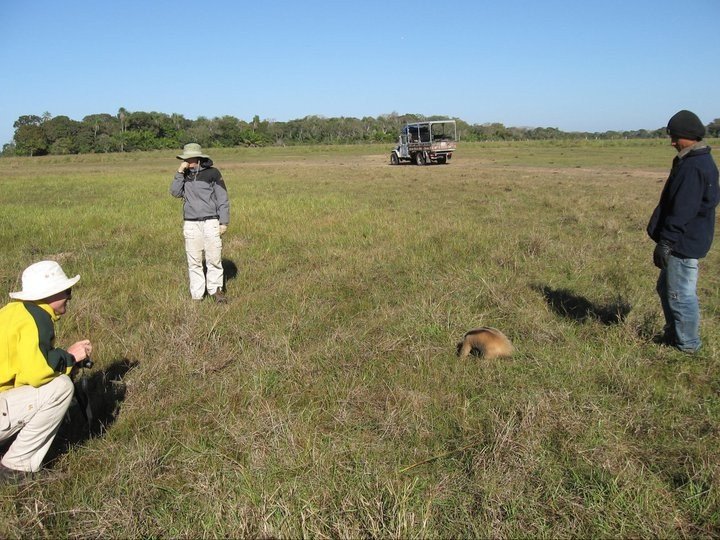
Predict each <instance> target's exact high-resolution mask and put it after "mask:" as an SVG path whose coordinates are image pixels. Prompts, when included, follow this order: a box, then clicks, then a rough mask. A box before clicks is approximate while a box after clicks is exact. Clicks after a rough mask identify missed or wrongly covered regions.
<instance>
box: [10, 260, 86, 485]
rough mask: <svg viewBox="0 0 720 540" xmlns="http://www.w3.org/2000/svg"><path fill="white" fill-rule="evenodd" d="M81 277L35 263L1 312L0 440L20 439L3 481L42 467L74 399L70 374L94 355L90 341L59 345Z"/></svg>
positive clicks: (45, 263) (50, 263)
mask: <svg viewBox="0 0 720 540" xmlns="http://www.w3.org/2000/svg"><path fill="white" fill-rule="evenodd" d="M79 279H80V276H79V275H78V276H75V277H73V278H68V277H67V276H66V275H65V272H63V270H62V268H61V267H60V265H59V264H58V263H56V262H54V261H41V262H38V263H35V264H33V265H30V266H29V267H28V268H26V269H25V271H24V272H23V274H22V287H23V289H22V291H19V292H14V293H10V298H11V299H12V300H13V301H11V302H10V303H8V304H7V305H6V306H5V307H3V308H2V309H0V442H3V441H5V440H7V439H10V438H11V437H13V436H14V435H17V437H16V438H15V440H14V441H13V443H12V445H11V446H10V448H9V449H8V450H7V452H6V453H5V455H4V456H3V458H2V460H0V483H2V482H9V481H13V480H18V479H20V478H21V477H22V476H24V475H25V474H26V473H32V472H36V471H38V470H39V469H40V466H41V464H42V460H43V458H44V457H45V454H46V453H47V451H48V450H49V448H50V445H51V444H52V441H53V439H54V438H55V435H56V433H57V431H58V428H59V427H60V423H61V422H62V419H63V417H64V416H65V412H66V411H67V409H68V407H69V406H70V401H71V400H72V397H73V392H74V386H73V383H72V381H71V380H70V377H68V374H69V373H70V370H71V369H72V368H73V366H74V365H75V364H76V363H79V362H83V361H84V360H85V359H86V358H88V357H89V355H90V353H91V352H92V344H91V343H90V340H87V339H85V340H82V341H78V342H77V343H74V344H73V345H71V346H70V347H68V349H67V350H64V349H60V348H58V347H55V328H54V322H55V321H57V320H58V319H59V318H60V317H61V316H62V315H63V314H64V313H65V312H66V310H67V308H68V300H70V298H71V295H72V287H73V285H75V284H76V283H77V282H78V281H79Z"/></svg>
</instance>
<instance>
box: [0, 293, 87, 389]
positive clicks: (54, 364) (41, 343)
mask: <svg viewBox="0 0 720 540" xmlns="http://www.w3.org/2000/svg"><path fill="white" fill-rule="evenodd" d="M0 313H1V315H0V323H2V326H3V328H2V330H0V337H1V341H2V342H3V343H2V346H0V390H7V389H8V387H13V386H14V387H18V386H23V385H30V386H34V387H35V388H37V387H39V386H42V385H43V384H46V383H48V382H50V381H51V380H52V379H54V378H55V377H57V376H58V375H60V374H62V373H70V370H71V369H72V366H73V364H74V361H75V359H74V357H73V356H72V355H71V354H70V353H68V352H67V351H65V350H63V349H60V348H57V347H55V328H54V325H53V322H54V320H56V319H57V317H56V316H55V314H54V312H53V311H52V308H51V307H50V306H48V305H46V304H35V303H32V302H11V303H10V304H8V305H7V306H5V307H4V308H3V309H2V311H1V312H0ZM3 356H4V358H3Z"/></svg>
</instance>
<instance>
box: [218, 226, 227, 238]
mask: <svg viewBox="0 0 720 540" xmlns="http://www.w3.org/2000/svg"><path fill="white" fill-rule="evenodd" d="M225 231H227V225H220V236H222V235H223V234H225Z"/></svg>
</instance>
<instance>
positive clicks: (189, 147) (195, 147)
mask: <svg viewBox="0 0 720 540" xmlns="http://www.w3.org/2000/svg"><path fill="white" fill-rule="evenodd" d="M194 157H196V158H205V159H210V156H208V155H206V154H203V151H202V148H201V147H200V145H199V144H198V143H194V142H193V143H189V144H186V145H185V146H183V153H182V154H179V155H178V156H177V158H178V159H188V158H194Z"/></svg>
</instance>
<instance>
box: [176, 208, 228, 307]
mask: <svg viewBox="0 0 720 540" xmlns="http://www.w3.org/2000/svg"><path fill="white" fill-rule="evenodd" d="M183 236H185V253H186V255H187V262H188V274H189V275H190V296H192V298H193V299H194V300H201V299H202V297H203V296H204V295H205V290H207V292H208V294H215V291H217V290H218V289H221V288H222V286H223V267H222V240H220V222H219V221H218V220H217V219H208V220H206V221H185V222H184V225H183ZM203 252H204V253H205V265H206V266H207V277H206V276H205V274H204V273H203V265H202V263H203Z"/></svg>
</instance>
